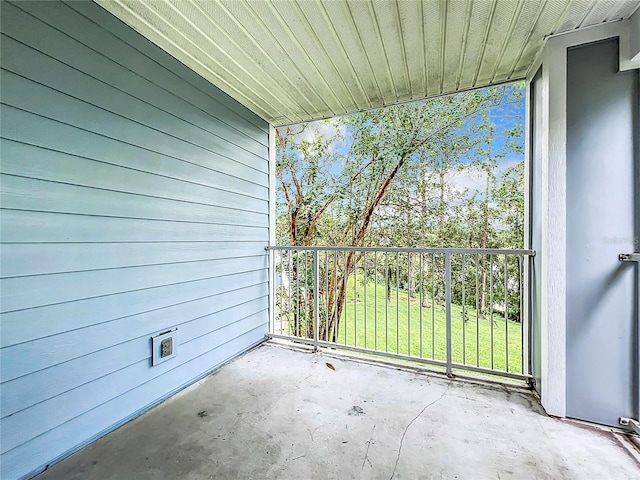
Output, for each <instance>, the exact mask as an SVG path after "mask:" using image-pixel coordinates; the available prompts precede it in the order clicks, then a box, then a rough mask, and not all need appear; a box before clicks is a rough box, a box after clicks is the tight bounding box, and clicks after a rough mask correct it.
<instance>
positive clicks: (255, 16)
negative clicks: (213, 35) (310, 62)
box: [242, 2, 339, 115]
mask: <svg viewBox="0 0 640 480" xmlns="http://www.w3.org/2000/svg"><path fill="white" fill-rule="evenodd" d="M242 5H243V7H244V8H245V10H246V11H247V12H248V13H249V14H250V15H251V16H252V17H253V19H254V21H255V22H256V24H261V25H262V26H263V31H264V32H266V33H267V34H268V35H269V36H270V37H271V40H272V41H273V42H274V43H276V44H277V45H278V46H279V47H280V49H281V50H282V51H283V52H286V49H285V48H284V46H283V45H282V43H281V42H280V40H278V37H277V36H276V35H275V34H274V33H273V32H272V31H271V29H270V28H269V26H268V25H266V24H265V23H264V22H263V21H262V19H261V18H260V15H258V14H257V13H256V12H255V10H253V8H251V5H250V4H249V3H248V2H242ZM276 17H277V15H276ZM289 36H291V32H289ZM303 52H304V50H303ZM304 53H305V55H306V52H304ZM287 57H288V58H289V61H290V63H291V64H292V65H293V68H294V69H295V70H296V72H298V75H300V78H301V79H302V80H303V81H304V82H305V83H306V84H307V86H308V87H309V89H310V90H311V91H314V90H315V88H314V87H313V85H312V84H310V83H309V82H308V80H307V78H306V76H305V75H304V74H303V73H302V71H301V70H300V68H299V67H298V64H297V63H296V62H295V61H293V59H292V58H291V56H290V55H287ZM314 66H315V65H314ZM317 71H318V69H317V68H316V72H317ZM318 73H319V72H318ZM318 98H319V99H320V101H321V102H322V103H323V104H324V106H325V107H326V108H327V110H329V111H330V112H331V113H332V114H333V115H335V113H336V112H335V111H334V109H333V108H331V106H330V105H329V104H328V103H327V102H326V101H325V100H324V98H323V97H322V96H321V95H318ZM338 103H339V102H338ZM312 106H313V103H312ZM316 109H317V107H316Z"/></svg>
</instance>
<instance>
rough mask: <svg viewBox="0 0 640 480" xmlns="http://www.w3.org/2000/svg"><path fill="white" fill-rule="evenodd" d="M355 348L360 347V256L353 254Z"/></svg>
mask: <svg viewBox="0 0 640 480" xmlns="http://www.w3.org/2000/svg"><path fill="white" fill-rule="evenodd" d="M353 258H355V260H354V262H353V346H354V347H357V346H358V255H357V254H355V253H354V254H353Z"/></svg>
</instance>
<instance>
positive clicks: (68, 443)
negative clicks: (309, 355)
mask: <svg viewBox="0 0 640 480" xmlns="http://www.w3.org/2000/svg"><path fill="white" fill-rule="evenodd" d="M1 34H2V37H1V39H0V42H1V44H2V69H1V71H0V75H1V78H0V82H1V84H2V91H1V98H0V99H1V121H2V130H1V135H0V137H1V138H0V151H1V152H2V163H1V164H0V191H1V199H0V200H1V207H2V216H1V222H2V224H1V229H2V230H1V240H2V257H1V265H0V276H1V280H0V281H1V293H2V301H1V304H0V312H1V315H2V320H1V323H0V329H1V331H0V334H1V335H0V381H1V382H2V383H1V385H0V387H1V392H2V402H1V403H0V428H1V437H2V438H1V442H0V452H1V454H2V456H1V458H0V462H1V464H2V465H1V471H0V474H1V476H2V478H19V477H22V476H25V475H30V474H33V473H34V472H37V471H38V470H40V469H42V468H44V467H45V466H46V465H47V464H48V463H51V462H54V461H57V460H59V459H60V458H62V457H64V456H65V455H67V454H69V453H70V452H72V451H74V450H75V449H77V448H78V447H80V446H82V445H84V444H86V443H87V442H88V441H91V440H93V439H95V438H98V437H99V436H100V435H102V434H104V433H105V432H107V431H109V430H110V429H113V428H114V427H115V426H117V425H119V424H121V423H122V422H124V421H126V420H128V419H130V418H133V417H134V416H135V415H137V414H139V413H140V412H142V411H144V410H145V409H146V408H148V407H149V406H151V405H153V404H155V403H157V402H158V401H159V400H161V399H163V398H165V397H166V396H167V395H170V394H172V393H174V392H176V391H178V390H179V389H181V388H183V387H184V386H186V385H188V384H189V383H191V382H192V381H194V380H195V379H197V378H200V377H201V376H202V375H204V374H206V373H207V372H210V371H211V370H212V369H214V368H216V367H217V366H219V365H221V364H223V363H224V362H225V361H228V360H229V359H231V358H233V357H234V356H235V355H237V354H238V353H240V352H242V351H245V350H246V349H247V348H250V347H251V346H253V345H255V344H257V343H258V342H260V341H261V340H262V339H263V338H264V334H265V333H266V331H267V322H268V270H267V268H268V264H267V257H266V254H265V250H264V246H265V245H266V244H267V243H268V239H269V176H268V171H269V168H268V157H269V152H268V145H269V142H268V125H267V124H266V122H264V121H263V120H261V119H260V118H259V117H257V116H256V115H255V114H253V113H252V112H250V111H249V110H247V109H246V108H244V107H242V106H241V105H239V104H238V103H237V102H235V101H234V100H232V99H231V98H229V97H228V96H226V95H225V94H223V93H222V92H220V91H219V90H218V89H216V88H215V87H214V86H212V85H210V84H209V83H208V82H206V81H205V80H204V79H202V78H201V77H199V76H198V75H196V74H195V73H193V72H192V71H190V70H189V69H188V68H186V67H185V66H184V65H182V64H180V63H179V62H177V61H176V60H174V59H173V58H172V57H170V56H169V55H167V54H166V53H165V52H163V51H162V50H160V49H159V48H157V47H155V46H154V45H153V44H151V43H150V42H148V41H146V40H145V39H144V38H142V37H141V36H140V35H138V34H137V33H136V32H134V31H132V30H131V29H129V28H128V27H127V26H126V25H124V24H122V23H121V22H120V21H118V20H117V19H115V18H114V17H112V16H111V15H110V14H108V13H107V12H106V11H104V10H102V9H101V8H100V7H99V6H97V5H96V4H94V3H92V2H70V3H62V2H17V3H6V2H4V3H3V5H2V28H1ZM171 327H178V335H177V340H178V345H179V347H178V355H177V357H176V358H174V359H172V360H170V361H167V362H165V363H162V364H160V365H158V366H155V367H151V345H150V343H151V342H150V337H151V335H153V334H156V333H158V332H160V331H163V330H167V329H168V328H171Z"/></svg>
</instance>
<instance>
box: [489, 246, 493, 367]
mask: <svg viewBox="0 0 640 480" xmlns="http://www.w3.org/2000/svg"><path fill="white" fill-rule="evenodd" d="M489 311H490V312H491V315H490V322H491V370H493V255H489Z"/></svg>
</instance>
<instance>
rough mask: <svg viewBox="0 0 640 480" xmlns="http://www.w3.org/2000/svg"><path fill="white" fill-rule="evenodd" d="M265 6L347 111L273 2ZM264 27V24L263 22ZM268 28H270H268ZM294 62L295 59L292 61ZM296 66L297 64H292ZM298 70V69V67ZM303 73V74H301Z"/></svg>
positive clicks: (338, 102) (266, 3) (341, 106)
mask: <svg viewBox="0 0 640 480" xmlns="http://www.w3.org/2000/svg"><path fill="white" fill-rule="evenodd" d="M245 5H246V6H247V7H249V9H250V10H251V11H252V13H253V14H254V16H255V18H260V16H259V15H258V14H257V13H256V11H255V10H253V7H251V6H250V4H249V3H248V2H247V3H245ZM265 5H267V6H268V8H269V9H270V10H271V13H273V15H274V17H275V18H277V19H278V21H279V22H280V25H281V26H282V29H283V31H286V32H287V34H288V35H289V38H290V39H291V40H292V43H294V44H295V45H296V46H297V47H298V49H299V50H300V51H302V53H303V54H304V56H305V57H306V59H307V60H309V63H310V64H311V65H313V68H314V69H315V71H316V73H317V74H318V78H319V79H320V80H321V81H322V83H324V86H325V87H326V88H327V90H328V91H329V93H330V94H331V96H332V97H333V99H334V100H335V101H336V103H337V104H338V106H339V107H340V108H341V109H342V110H343V111H345V112H346V111H347V108H346V106H345V105H344V104H343V103H342V101H341V100H340V98H339V97H338V96H337V95H336V94H335V92H334V91H333V89H332V88H331V86H330V85H329V84H328V83H327V81H326V80H325V78H324V75H322V72H320V69H319V68H318V66H317V65H316V63H315V62H314V61H313V59H312V58H311V55H309V53H308V52H307V50H306V49H305V48H304V47H303V46H302V44H301V43H300V42H299V41H298V38H297V37H296V35H295V34H294V33H293V31H292V30H291V29H290V28H289V26H288V24H287V22H285V21H284V20H283V19H282V18H281V17H280V15H279V14H278V11H277V10H275V7H274V5H273V3H271V2H265ZM260 21H262V19H260ZM262 23H263V25H264V22H262ZM267 28H268V27H267ZM278 44H280V42H278ZM280 47H281V48H282V49H283V51H285V52H286V49H284V48H283V47H282V44H280ZM292 60H293V59H292ZM292 63H294V65H295V62H292ZM296 68H297V67H296ZM301 73H302V72H301ZM324 103H325V105H327V107H328V108H329V110H330V111H331V112H332V113H333V114H334V115H335V114H336V113H337V112H336V111H335V110H334V109H333V108H331V106H329V105H328V104H327V103H326V102H324Z"/></svg>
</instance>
